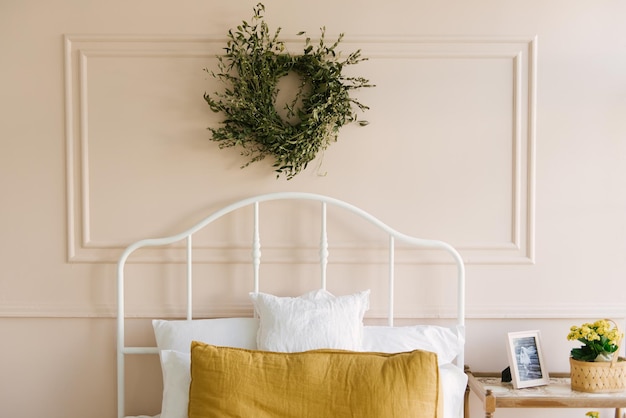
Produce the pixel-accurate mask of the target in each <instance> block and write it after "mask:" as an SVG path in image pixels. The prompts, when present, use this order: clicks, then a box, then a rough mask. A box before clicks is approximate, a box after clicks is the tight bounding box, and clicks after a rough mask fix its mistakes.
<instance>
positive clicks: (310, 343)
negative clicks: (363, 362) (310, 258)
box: [250, 290, 370, 353]
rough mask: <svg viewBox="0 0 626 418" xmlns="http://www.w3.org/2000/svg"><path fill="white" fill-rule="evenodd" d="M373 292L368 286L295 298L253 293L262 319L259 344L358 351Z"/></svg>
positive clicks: (291, 349)
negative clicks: (356, 290) (343, 292)
mask: <svg viewBox="0 0 626 418" xmlns="http://www.w3.org/2000/svg"><path fill="white" fill-rule="evenodd" d="M369 294H370V291H369V290H365V291H363V292H359V293H355V294H353V295H346V296H333V295H332V294H331V293H329V292H327V291H325V290H316V291H313V292H310V293H307V294H305V295H302V296H300V297H295V298H294V297H278V296H274V295H270V294H267V293H250V298H251V299H252V302H253V304H254V309H255V311H256V313H257V315H258V316H259V319H260V323H259V330H258V334H257V347H258V349H259V350H266V351H276V352H287V353H293V352H301V351H307V350H315V349H319V348H332V349H342V350H353V351H358V350H360V349H361V344H362V338H363V315H364V314H365V312H366V311H367V310H368V309H369Z"/></svg>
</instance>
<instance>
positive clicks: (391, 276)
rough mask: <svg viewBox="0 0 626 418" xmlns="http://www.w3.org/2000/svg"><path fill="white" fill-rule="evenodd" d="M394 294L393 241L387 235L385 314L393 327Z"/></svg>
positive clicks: (390, 236) (391, 236)
mask: <svg viewBox="0 0 626 418" xmlns="http://www.w3.org/2000/svg"><path fill="white" fill-rule="evenodd" d="M394 294H395V240H394V238H393V235H389V312H388V313H387V323H388V325H389V326H390V327H392V326H393V315H394Z"/></svg>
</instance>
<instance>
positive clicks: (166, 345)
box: [152, 318, 259, 418]
mask: <svg viewBox="0 0 626 418" xmlns="http://www.w3.org/2000/svg"><path fill="white" fill-rule="evenodd" d="M152 327H153V328H154V336H155V338H156V342H157V347H158V348H159V350H160V355H161V370H162V372H163V401H162V404H161V417H160V418H187V405H188V403H189V382H190V380H191V374H190V372H189V367H190V361H191V360H190V354H189V353H190V351H191V341H202V342H205V343H207V344H213V345H219V346H224V347H238V348H248V349H252V350H254V349H256V334H257V330H258V328H259V320H258V319H257V318H217V319H196V320H191V321H188V320H174V321H166V320H162V319H154V320H153V321H152Z"/></svg>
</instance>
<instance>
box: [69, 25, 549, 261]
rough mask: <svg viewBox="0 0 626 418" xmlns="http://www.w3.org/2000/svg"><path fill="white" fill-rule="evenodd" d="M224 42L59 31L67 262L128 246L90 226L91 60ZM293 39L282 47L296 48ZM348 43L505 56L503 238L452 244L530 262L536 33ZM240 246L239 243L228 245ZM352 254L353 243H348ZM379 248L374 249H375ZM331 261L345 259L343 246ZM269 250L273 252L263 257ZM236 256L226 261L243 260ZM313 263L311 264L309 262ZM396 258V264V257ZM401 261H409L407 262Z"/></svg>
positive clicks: (467, 251) (459, 55)
mask: <svg viewBox="0 0 626 418" xmlns="http://www.w3.org/2000/svg"><path fill="white" fill-rule="evenodd" d="M226 41H227V40H226V39H225V38H222V37H202V36H177V35H171V36H169V35H167V36H164V35H160V36H149V35H137V36H135V35H133V36H128V35H115V34H110V35H66V36H65V110H66V176H67V254H68V261H69V262H76V263H114V262H116V261H117V257H118V256H119V254H120V253H121V252H122V251H123V249H124V248H125V247H126V245H128V244H130V243H126V242H104V241H103V240H100V239H99V238H98V237H95V236H94V235H93V233H92V230H91V225H92V216H91V209H92V208H91V200H90V196H91V194H92V192H93V191H92V190H90V187H89V179H90V169H91V167H90V161H89V153H88V150H89V145H90V144H89V134H90V132H89V126H88V121H89V108H88V103H89V89H88V79H89V68H90V59H92V58H96V57H97V58H107V57H108V58H115V57H136V58H149V57H170V58H172V59H179V58H188V57H207V58H208V57H212V56H215V55H217V54H219V53H221V49H222V47H223V45H224V43H225V42H226ZM300 42H301V40H299V39H287V40H286V44H287V46H288V47H289V46H290V45H295V44H296V43H297V45H300ZM343 42H344V43H345V44H346V45H347V46H348V47H356V48H359V49H361V50H362V51H363V54H364V56H367V57H368V58H369V59H370V60H423V59H437V60H449V59H466V60H476V59H478V60H510V61H511V63H512V66H513V73H512V74H511V77H512V85H513V91H512V92H511V97H512V99H513V115H512V120H513V126H512V127H511V128H512V129H511V141H512V155H511V156H510V158H511V161H512V162H513V163H512V164H513V173H512V174H513V175H512V178H513V182H512V183H513V184H512V185H511V196H510V198H511V201H512V214H511V219H512V222H511V227H510V228H511V231H510V234H511V240H510V242H494V243H482V242H468V243H463V244H458V245H455V246H456V247H457V248H458V249H459V251H460V252H461V253H462V255H463V257H464V259H465V262H466V263H467V264H532V263H534V260H535V183H536V179H535V141H536V138H535V132H536V89H537V87H536V79H537V76H536V72H537V38H536V37H534V38H463V37H454V38H452V37H442V38H434V37H402V38H394V37H381V38H352V39H345V40H344V41H343ZM222 245H223V244H222V243H212V244H211V245H210V246H209V247H206V248H204V249H203V250H202V252H203V253H206V254H207V255H206V257H204V256H201V257H199V258H197V259H196V260H197V261H198V262H213V260H214V259H215V257H213V256H211V255H210V253H211V252H212V249H211V248H212V247H220V246H221V248H220V249H219V250H218V251H217V252H218V253H219V252H222V251H223V250H224V249H226V248H227V247H224V246H222ZM234 247H235V250H236V251H240V250H241V249H240V248H239V247H240V245H235V246H234ZM353 250H354V251H353V253H356V252H357V248H353ZM375 251H378V250H375ZM344 253H345V254H346V255H345V256H344V257H343V258H342V257H338V258H337V262H340V263H341V262H344V263H350V262H351V261H350V260H353V259H354V256H353V255H351V254H348V253H350V251H349V250H346V251H344ZM266 254H267V255H270V254H274V255H272V256H266ZM284 259H285V256H284V255H283V254H282V253H281V249H280V248H278V247H276V248H272V247H266V248H264V259H263V261H264V262H269V263H274V262H282V261H281V260H284ZM249 260H250V258H249V257H246V258H245V260H244V259H243V258H241V257H239V256H236V257H235V258H234V260H232V261H230V262H249ZM311 262H313V261H311ZM399 262H405V261H403V259H402V257H400V258H399ZM406 262H408V261H406Z"/></svg>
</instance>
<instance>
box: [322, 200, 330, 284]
mask: <svg viewBox="0 0 626 418" xmlns="http://www.w3.org/2000/svg"><path fill="white" fill-rule="evenodd" d="M327 266H328V232H327V229H326V202H322V234H321V238H320V267H321V270H322V289H324V290H326V267H327Z"/></svg>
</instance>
